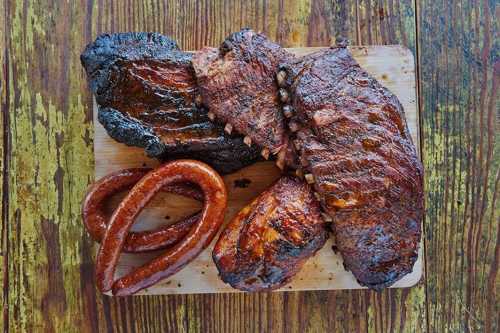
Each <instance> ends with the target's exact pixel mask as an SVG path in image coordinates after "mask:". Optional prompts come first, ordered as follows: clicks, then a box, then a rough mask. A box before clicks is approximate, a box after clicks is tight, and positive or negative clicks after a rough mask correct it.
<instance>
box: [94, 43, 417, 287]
mask: <svg viewBox="0 0 500 333" xmlns="http://www.w3.org/2000/svg"><path fill="white" fill-rule="evenodd" d="M319 49H321V48H294V49H289V50H290V51H291V52H293V53H295V54H296V55H304V54H307V53H311V52H314V51H317V50H319ZM350 50H351V52H352V53H353V55H354V58H355V59H356V60H357V61H358V62H359V63H360V65H361V66H362V67H364V68H365V69H366V70H367V71H368V72H369V73H370V74H371V75H373V76H374V77H375V78H376V79H377V80H379V81H380V82H381V83H382V84H383V85H384V86H386V87H387V88H389V89H390V90H391V91H392V92H393V93H394V94H395V95H396V96H397V97H398V98H399V100H400V101H401V103H402V105H403V107H404V110H405V114H406V120H407V122H408V127H409V129H410V132H411V135H412V138H413V141H414V142H415V144H417V145H419V123H418V109H417V102H416V101H417V99H416V87H415V83H416V80H415V70H414V58H413V55H412V53H411V52H410V51H409V50H408V49H406V48H404V47H401V46H398V45H393V46H366V47H350ZM94 124H95V138H94V154H95V177H96V179H99V178H101V177H103V176H105V175H106V174H108V173H110V172H112V171H116V170H119V169H124V168H130V167H141V166H150V167H153V166H156V165H158V162H157V161H155V160H152V159H150V158H148V157H146V156H145V154H144V152H143V150H142V149H138V148H134V147H127V146H126V145H123V144H120V143H117V142H115V141H114V140H113V139H111V138H110V137H109V136H108V135H107V133H106V131H105V130H104V128H103V127H102V126H101V125H100V124H99V122H98V121H97V107H96V105H95V104H94ZM279 176H280V172H279V169H277V168H276V167H275V166H274V163H273V162H262V163H256V164H254V165H252V166H249V167H247V168H244V169H242V170H240V171H238V172H236V173H234V174H231V175H227V176H225V177H224V180H225V183H226V186H227V189H228V194H229V203H228V210H227V213H226V219H225V221H226V222H228V221H229V220H230V219H231V218H232V217H233V216H234V215H235V214H236V213H237V212H238V211H239V210H240V209H241V208H243V207H244V206H245V205H246V204H248V203H249V202H250V201H251V200H252V199H253V198H255V197H256V196H257V195H258V194H259V193H261V192H262V191H264V190H265V189H266V188H267V187H268V186H269V185H271V184H272V183H273V182H274V181H275V180H276V179H278V178H279ZM240 179H246V180H250V184H249V185H248V187H246V188H241V187H237V186H235V181H236V180H240ZM118 200H119V198H115V200H112V202H111V203H110V207H109V210H110V211H111V210H112V209H113V205H114V204H116V202H118ZM199 208H200V204H199V203H197V202H196V201H193V200H190V199H187V198H184V197H180V196H176V195H171V194H159V195H158V196H157V197H156V198H154V199H153V201H152V202H151V203H150V205H149V206H148V207H147V208H146V209H145V210H144V211H143V212H142V213H141V214H140V216H139V217H138V219H137V221H136V223H135V224H134V226H133V228H132V230H145V229H151V228H154V227H156V226H159V225H162V224H165V223H171V222H172V221H176V220H178V219H179V218H181V217H183V216H186V215H187V214H189V213H192V212H194V211H196V210H198V209H199ZM216 239H217V237H216ZM214 242H215V240H214ZM332 245H333V244H332V241H331V240H329V241H328V242H327V243H326V245H325V246H324V247H323V248H322V249H321V250H320V251H319V252H318V253H317V254H316V256H314V257H313V258H311V259H309V261H308V262H307V263H306V264H305V265H304V267H303V268H302V270H301V272H300V273H299V274H297V276H295V278H294V279H293V280H292V281H291V283H289V284H288V285H286V286H285V287H283V288H282V289H280V290H296V291H297V290H329V289H362V288H363V287H361V286H360V285H359V284H358V283H357V282H356V280H355V279H354V277H353V275H352V274H351V273H350V272H347V271H345V270H344V268H343V266H342V258H341V256H340V255H338V254H335V253H334V252H333V251H332ZM212 246H213V244H212V245H211V246H210V247H208V248H207V249H206V250H205V251H204V252H203V253H201V254H200V256H198V257H197V258H196V259H195V260H194V261H192V262H191V263H190V264H189V265H188V266H186V267H185V268H184V269H183V270H182V271H180V272H178V273H177V274H175V275H174V276H172V277H171V278H168V279H165V280H163V281H161V282H159V283H158V284H156V285H154V286H152V287H150V288H148V289H145V290H143V291H141V292H140V293H138V294H151V295H153V294H192V293H221V292H236V291H237V290H235V289H233V288H231V287H230V286H229V285H227V284H224V283H223V282H222V281H221V280H220V279H219V277H218V275H217V269H216V268H215V265H214V264H213V262H212V258H211V252H212ZM156 255H158V253H149V254H122V256H121V258H120V262H119V264H118V267H117V276H121V275H123V274H124V273H126V272H129V271H130V270H131V269H132V268H133V267H137V266H139V265H141V264H142V263H144V262H145V261H147V260H150V259H151V258H153V257H154V256H156ZM422 257H423V249H422V246H421V247H420V251H419V257H418V260H417V262H416V263H415V266H414V269H413V272H412V273H411V274H409V275H407V276H405V277H404V278H403V279H401V280H400V281H398V282H397V283H395V284H394V285H393V288H403V287H410V286H413V285H414V284H416V283H417V282H418V281H419V280H420V277H421V276H422V259H423V258H422Z"/></svg>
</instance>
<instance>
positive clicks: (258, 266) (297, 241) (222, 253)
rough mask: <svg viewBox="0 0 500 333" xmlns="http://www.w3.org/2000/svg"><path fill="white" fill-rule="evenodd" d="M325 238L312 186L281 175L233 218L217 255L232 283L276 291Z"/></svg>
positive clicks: (223, 273) (222, 271)
mask: <svg viewBox="0 0 500 333" xmlns="http://www.w3.org/2000/svg"><path fill="white" fill-rule="evenodd" d="M327 238H328V232H327V230H326V229H325V224H324V222H323V220H322V219H321V215H320V207H319V204H318V202H317V201H316V200H315V199H314V196H313V192H312V190H311V188H310V187H309V186H308V185H307V184H305V183H304V182H302V181H300V180H298V179H296V178H290V177H282V178H281V179H279V180H278V181H277V182H276V183H275V184H274V185H273V186H272V187H271V188H269V189H268V190H267V191H265V192H264V193H262V194H261V195H260V196H259V197H258V198H257V199H255V200H254V201H253V202H252V203H251V204H249V205H248V206H246V207H245V208H243V209H242V210H241V211H240V212H239V214H238V215H236V217H235V218H234V219H233V220H232V221H231V222H230V223H229V225H228V226H227V227H226V229H225V230H224V231H223V232H222V234H221V236H220V238H219V240H218V241H217V243H216V245H215V248H214V251H213V258H214V261H215V264H216V266H217V268H218V270H219V274H220V276H221V278H222V280H223V281H224V282H226V283H229V284H230V285H231V286H233V287H234V288H237V289H240V290H245V291H262V290H273V289H277V288H279V287H280V286H282V285H284V284H285V283H287V282H288V281H289V280H290V279H291V278H292V277H293V276H294V275H295V274H296V273H297V272H298V271H299V270H300V269H301V267H302V265H303V264H304V262H305V261H306V260H307V259H308V258H310V257H311V256H313V255H314V254H315V253H316V252H317V251H318V250H319V249H320V248H321V247H322V246H323V245H324V243H325V241H326V239H327Z"/></svg>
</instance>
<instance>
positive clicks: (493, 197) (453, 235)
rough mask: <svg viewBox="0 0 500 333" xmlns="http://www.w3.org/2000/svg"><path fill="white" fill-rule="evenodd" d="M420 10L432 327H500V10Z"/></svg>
mask: <svg viewBox="0 0 500 333" xmlns="http://www.w3.org/2000/svg"><path fill="white" fill-rule="evenodd" d="M419 13H420V15H419V21H418V26H419V39H418V42H419V50H420V52H419V54H420V56H419V64H420V74H421V75H420V88H421V89H420V90H421V112H422V113H421V115H422V120H423V121H422V125H423V126H422V132H423V138H424V140H423V151H424V162H425V170H426V178H427V179H426V189H427V200H426V206H427V217H426V218H427V221H426V234H427V236H426V244H427V258H428V260H427V270H428V272H429V274H428V277H427V288H426V291H427V304H428V321H429V330H430V331H433V332H498V330H499V329H500V327H499V321H500V318H499V313H500V301H499V297H498V286H499V285H500V280H499V278H498V262H499V254H500V253H499V251H500V237H499V232H500V228H499V219H500V205H499V204H498V189H499V177H500V174H499V172H500V167H499V165H500V145H499V138H498V136H497V135H496V131H497V130H498V126H499V122H498V116H499V113H498V110H499V109H500V108H499V106H500V105H499V99H498V79H499V75H500V72H499V71H500V63H499V60H498V55H499V39H498V22H499V20H498V17H499V13H500V6H499V4H498V2H495V1H452V2H448V1H437V2H436V1H423V2H421V4H420V7H419Z"/></svg>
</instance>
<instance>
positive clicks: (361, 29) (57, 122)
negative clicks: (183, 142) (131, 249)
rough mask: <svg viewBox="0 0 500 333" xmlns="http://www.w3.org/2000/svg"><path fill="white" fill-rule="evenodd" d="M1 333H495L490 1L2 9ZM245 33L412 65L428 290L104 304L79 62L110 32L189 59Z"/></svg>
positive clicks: (126, 2) (20, 4)
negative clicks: (343, 46)
mask: <svg viewBox="0 0 500 333" xmlns="http://www.w3.org/2000/svg"><path fill="white" fill-rule="evenodd" d="M0 11H1V13H2V14H1V15H0V61H1V67H0V68H1V72H0V77H1V79H0V92H1V95H0V98H1V100H0V101H1V108H2V116H1V121H2V125H1V126H2V130H3V135H2V139H1V140H2V148H1V149H2V162H1V163H2V164H1V165H2V176H1V181H2V191H1V197H2V201H1V202H2V227H1V243H2V251H1V255H0V262H1V263H2V266H1V267H2V268H1V273H2V274H1V277H0V279H1V280H2V284H3V290H2V296H3V297H2V312H3V315H2V316H0V324H1V325H2V327H3V330H4V332H6V331H13V332H75V331H83V332H101V331H109V332H114V331H116V332H142V331H146V332H177V331H180V332H187V331H200V332H247V331H248V332H250V331H256V332H326V331H328V332H336V331H344V332H368V331H369V332H421V331H428V332H447V331H448V332H496V331H498V329H499V326H500V323H499V321H500V318H499V312H500V301H499V295H498V285H499V281H498V264H499V260H500V259H499V258H500V236H499V232H500V228H499V222H500V221H499V219H500V217H499V208H498V187H499V184H498V183H499V178H500V176H499V169H500V168H499V159H500V157H499V147H500V145H499V143H498V138H497V136H496V135H495V134H496V130H497V129H498V107H499V106H498V95H497V90H498V77H499V70H500V65H499V62H498V51H499V46H498V21H499V20H498V16H499V5H498V2H495V1H493V0H477V1H474V0H462V1H459V0H450V1H445V0H441V1H431V0H422V1H418V2H413V1H411V0H402V1H396V0H345V1H331V0H329V1H320V0H306V1H289V0H279V1H271V0H250V1H246V0H245V1H244V0H239V1H230V0H184V1H181V0H178V1H173V0H145V1H143V0H123V1H104V0H88V1H83V0H74V1H56V0H52V1H51V0H46V1H42V0H33V1H27V0H25V1H20V0H0ZM243 26H249V27H252V28H254V29H256V30H261V31H263V32H265V33H266V34H267V35H269V36H270V37H271V38H272V39H274V40H276V41H278V42H280V43H281V44H282V45H284V46H286V47H293V46H322V45H327V44H328V43H331V42H332V41H333V40H334V38H335V37H336V36H339V35H342V36H346V37H348V38H350V39H351V40H352V42H353V43H354V44H365V45H367V44H368V45H371V44H402V45H405V46H407V47H408V48H410V49H411V50H412V52H413V53H414V55H415V57H416V58H417V73H418V75H419V92H420V94H419V104H420V110H421V117H420V119H421V139H422V157H423V160H424V164H425V171H426V180H425V186H426V190H427V196H426V205H427V213H426V217H425V231H426V238H425V247H426V253H427V257H426V278H425V280H423V281H422V282H421V283H419V284H418V285H417V286H416V287H413V288H411V289H402V290H395V289H391V290H386V291H384V292H381V293H375V292H370V291H330V292H322V291H315V292H286V293H259V294H253V295H250V294H222V295H215V294H214V295H188V296H185V295H173V296H139V297H133V298H109V297H106V296H102V295H100V294H99V293H98V292H97V291H96V290H95V287H94V285H95V284H94V281H93V271H92V269H93V266H92V256H93V243H92V241H91V240H90V238H89V237H88V236H87V235H86V233H85V232H84V230H83V228H82V225H81V219H80V200H81V197H82V195H83V193H84V191H85V189H86V187H87V185H88V184H89V183H90V182H91V181H92V180H93V168H94V161H93V154H92V140H93V125H92V107H91V105H92V100H91V95H90V93H89V90H88V89H87V86H86V80H85V75H84V72H83V70H82V68H81V66H80V63H79V59H78V57H79V54H80V52H81V51H82V49H83V48H84V46H85V44H86V43H88V42H90V41H91V40H93V39H94V38H95V36H96V35H97V34H99V33H101V32H114V31H141V30H148V31H158V32H162V33H165V34H168V35H170V36H171V37H173V38H175V39H177V40H178V41H179V43H180V45H181V46H182V47H183V48H184V49H197V48H200V47H201V46H203V45H213V46H215V45H217V44H219V43H220V42H221V41H222V39H223V38H224V36H225V35H226V34H228V33H229V32H231V31H234V30H238V29H240V28H241V27H243Z"/></svg>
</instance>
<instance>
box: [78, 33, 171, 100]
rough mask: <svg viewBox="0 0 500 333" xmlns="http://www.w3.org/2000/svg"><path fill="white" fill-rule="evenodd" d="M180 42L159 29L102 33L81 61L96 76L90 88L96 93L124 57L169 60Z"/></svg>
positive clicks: (88, 48) (126, 58)
mask: <svg viewBox="0 0 500 333" xmlns="http://www.w3.org/2000/svg"><path fill="white" fill-rule="evenodd" d="M174 50H177V51H180V50H179V47H178V46H177V43H176V42H175V41H174V40H172V39H170V38H168V37H166V36H163V35H161V34H159V33H154V32H124V33H115V34H102V35H100V36H98V37H97V38H96V40H95V41H94V42H93V43H90V44H88V45H87V47H86V48H85V50H84V51H83V53H82V54H81V56H80V60H81V63H82V65H83V67H84V68H85V71H86V72H87V75H88V76H89V77H90V78H92V79H91V80H89V82H90V89H91V90H92V92H93V93H94V94H96V95H98V92H100V91H103V90H105V89H106V87H107V86H108V84H109V74H110V71H109V68H110V67H111V66H113V64H114V63H115V62H117V61H120V60H122V61H123V60H142V59H157V60H169V59H171V58H172V51H174Z"/></svg>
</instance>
